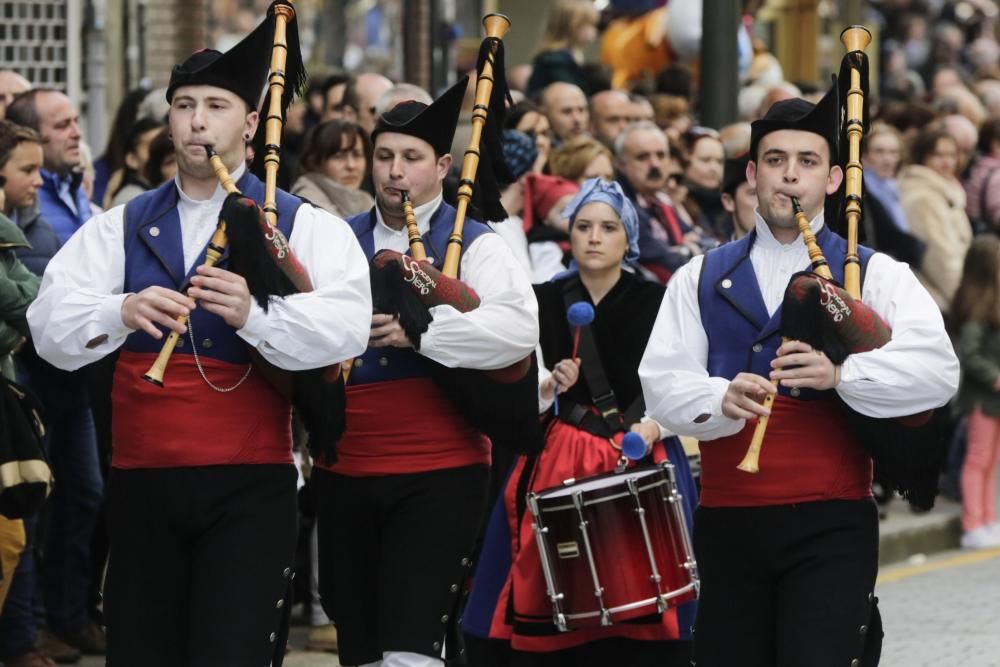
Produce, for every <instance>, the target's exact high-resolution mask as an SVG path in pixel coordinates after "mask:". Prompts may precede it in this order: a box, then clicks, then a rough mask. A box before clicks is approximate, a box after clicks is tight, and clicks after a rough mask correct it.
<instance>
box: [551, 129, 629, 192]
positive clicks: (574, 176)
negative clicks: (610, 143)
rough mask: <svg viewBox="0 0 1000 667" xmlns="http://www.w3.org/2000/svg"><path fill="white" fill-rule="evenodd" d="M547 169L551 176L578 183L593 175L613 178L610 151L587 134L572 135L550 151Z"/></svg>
mask: <svg viewBox="0 0 1000 667" xmlns="http://www.w3.org/2000/svg"><path fill="white" fill-rule="evenodd" d="M549 171H550V173H551V174H552V175H553V176H560V177H562V178H565V179H567V180H570V181H573V182H575V183H580V184H582V183H583V182H584V181H585V180H587V179H589V178H594V177H595V176H598V177H600V178H603V179H604V180H606V181H613V180H615V168H614V161H613V160H612V157H611V151H609V150H608V149H607V147H606V146H605V145H604V144H602V143H601V142H600V141H598V140H597V139H594V138H593V137H588V136H580V137H573V138H572V139H570V140H569V141H567V142H566V143H564V144H563V145H562V146H560V147H559V148H557V149H556V150H554V151H552V154H551V155H550V156H549Z"/></svg>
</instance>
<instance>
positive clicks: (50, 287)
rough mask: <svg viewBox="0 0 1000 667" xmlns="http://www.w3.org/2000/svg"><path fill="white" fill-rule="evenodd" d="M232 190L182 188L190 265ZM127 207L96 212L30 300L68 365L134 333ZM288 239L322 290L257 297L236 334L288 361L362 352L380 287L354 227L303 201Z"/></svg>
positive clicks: (50, 348) (55, 360)
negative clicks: (127, 312) (207, 192)
mask: <svg viewBox="0 0 1000 667" xmlns="http://www.w3.org/2000/svg"><path fill="white" fill-rule="evenodd" d="M243 171H244V168H243V167H242V166H241V167H240V168H239V169H237V170H235V171H234V172H233V179H234V180H238V179H239V177H240V176H241V175H242V174H243ZM178 190H180V185H179V181H178ZM225 197H226V193H225V191H224V190H223V189H222V187H221V186H219V187H218V188H216V191H215V193H214V194H213V195H212V197H211V198H210V199H208V200H204V201H196V200H193V199H191V198H190V197H188V196H187V195H186V194H184V193H183V191H181V193H180V199H179V202H178V206H177V208H178V214H179V217H180V225H181V238H182V242H183V246H184V266H185V268H188V269H189V268H190V267H191V265H192V264H193V263H194V261H195V259H196V258H197V257H198V255H199V254H200V253H201V250H202V249H203V248H204V247H205V244H206V243H208V240H209V238H211V236H212V233H213V232H214V231H215V227H216V224H217V223H218V220H219V211H220V210H221V208H222V201H223V200H224V199H225ZM124 212H125V207H124V206H118V207H115V208H113V209H111V210H109V211H107V212H105V213H102V214H100V215H97V216H94V217H93V218H91V219H90V220H89V221H87V222H86V223H85V224H84V225H83V226H82V227H81V228H80V229H79V231H77V232H76V233H74V234H73V236H72V237H71V238H70V239H69V241H68V242H67V243H66V245H64V246H63V247H62V249H60V250H59V252H58V253H56V256H55V257H53V258H52V261H51V262H49V265H48V268H47V269H46V270H45V275H44V276H43V277H42V284H41V288H40V289H39V292H38V298H37V299H36V300H35V301H34V303H32V304H31V307H30V308H29V309H28V324H29V326H30V328H31V335H32V339H33V340H34V343H35V348H36V349H37V350H38V353H39V355H41V356H42V358H44V359H45V360H47V361H49V362H50V363H52V364H53V365H55V366H58V367H59V368H63V369H65V370H75V369H77V368H80V367H81V366H84V365H86V364H89V363H91V362H94V361H97V360H98V359H101V358H102V357H104V356H106V355H108V354H109V353H111V352H113V351H114V350H116V349H117V348H119V347H120V346H121V345H122V344H123V343H124V342H125V338H126V337H127V336H128V335H129V334H130V333H132V330H131V329H129V328H128V327H126V326H125V325H124V324H123V323H122V318H121V309H122V303H123V302H124V300H125V297H126V296H128V295H127V294H124V293H123V289H124V274H125V249H124V230H125V222H124ZM288 242H289V246H290V247H291V249H292V251H293V252H294V253H295V255H296V257H298V259H299V261H301V262H302V264H303V265H304V266H305V267H306V270H307V272H308V273H309V277H310V279H311V280H312V283H313V286H314V287H315V289H314V291H312V292H308V293H302V294H293V295H290V296H287V297H285V298H283V299H279V298H275V299H272V301H271V303H270V305H269V307H268V310H267V312H266V313H265V312H264V310H263V309H262V308H261V307H260V306H259V305H257V303H256V301H251V305H250V314H249V316H248V318H247V321H246V324H245V325H244V326H243V328H242V329H239V330H238V331H237V332H236V333H237V334H238V335H239V336H240V337H241V338H243V340H245V341H246V342H247V343H249V344H250V345H252V346H253V347H255V348H256V349H257V350H258V351H259V352H260V353H261V355H262V356H263V357H264V358H265V359H267V360H268V361H269V362H271V363H272V364H274V365H275V366H278V367H280V368H284V369H286V370H304V369H309V368H321V367H324V366H328V365H331V364H334V363H338V362H340V361H343V360H345V359H350V358H352V357H355V356H357V355H359V354H361V353H362V352H363V351H364V349H365V348H366V347H367V344H368V332H369V330H370V326H371V312H372V301H371V288H370V286H369V279H368V262H367V261H365V256H364V253H363V252H362V251H361V248H360V246H359V245H358V243H357V240H356V239H355V237H354V234H353V233H352V232H351V229H350V227H348V226H347V224H346V223H345V222H344V221H343V220H341V219H339V218H337V217H335V216H333V215H331V214H329V213H327V212H325V211H323V210H321V209H318V208H315V207H313V206H309V205H303V206H301V207H299V209H298V212H297V213H296V215H295V222H294V227H293V229H292V235H291V238H290V239H288ZM105 336H106V337H107V338H106V340H103V341H102V337H105ZM96 341H101V342H99V343H97V344H95V342H96ZM88 344H89V345H88Z"/></svg>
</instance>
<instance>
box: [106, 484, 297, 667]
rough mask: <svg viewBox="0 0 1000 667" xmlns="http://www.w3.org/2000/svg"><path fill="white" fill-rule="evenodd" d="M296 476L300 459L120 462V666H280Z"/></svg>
mask: <svg viewBox="0 0 1000 667" xmlns="http://www.w3.org/2000/svg"><path fill="white" fill-rule="evenodd" d="M296 480H297V474H296V471H295V467H294V466H292V465H227V466H205V467H197V468H165V469H149V470H142V469H139V470H119V469H114V470H112V471H111V476H110V483H109V485H108V527H109V528H110V536H111V558H110V562H109V565H108V576H107V582H106V584H105V591H104V606H105V610H104V611H105V619H106V620H107V624H108V662H107V664H108V665H109V667H268V665H270V664H272V660H273V659H275V657H276V656H277V655H278V654H279V652H280V651H279V647H281V650H283V642H280V641H278V640H279V637H280V636H282V634H283V632H282V630H283V628H282V627H281V626H282V622H283V620H284V619H285V618H286V616H285V611H286V606H287V605H288V604H290V601H289V600H288V599H287V595H288V590H289V577H290V576H291V573H292V569H291V568H292V561H293V560H294V556H295V539H296V532H297V517H296V492H295V486H296ZM275 664H277V663H275Z"/></svg>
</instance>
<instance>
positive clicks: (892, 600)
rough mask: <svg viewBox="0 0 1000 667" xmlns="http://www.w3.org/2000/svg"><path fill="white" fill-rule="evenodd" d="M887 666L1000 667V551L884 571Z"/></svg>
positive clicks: (881, 594) (950, 555)
mask: <svg viewBox="0 0 1000 667" xmlns="http://www.w3.org/2000/svg"><path fill="white" fill-rule="evenodd" d="M876 595H877V596H878V598H879V608H880V609H881V610H882V618H883V622H884V625H885V642H884V644H883V648H882V663H881V665H882V667H1000V549H993V550H989V551H977V552H971V551H958V550H953V551H947V552H944V553H941V554H938V555H936V556H934V557H932V558H930V559H924V558H922V557H916V558H911V559H910V561H909V562H906V563H900V564H898V565H894V566H891V567H888V568H883V570H882V571H881V573H880V575H879V583H878V584H877V585H876Z"/></svg>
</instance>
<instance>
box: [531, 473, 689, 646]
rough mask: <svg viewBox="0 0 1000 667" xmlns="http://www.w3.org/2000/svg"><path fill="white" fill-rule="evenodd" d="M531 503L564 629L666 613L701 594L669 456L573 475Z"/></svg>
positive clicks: (554, 607)
mask: <svg viewBox="0 0 1000 667" xmlns="http://www.w3.org/2000/svg"><path fill="white" fill-rule="evenodd" d="M528 507H529V508H530V509H531V513H532V514H533V515H534V525H533V527H534V532H535V539H536V540H537V542H538V551H539V556H540V558H541V565H542V572H543V574H544V576H545V583H546V586H547V588H548V591H547V592H548V597H549V599H550V600H551V602H552V613H553V622H554V623H555V625H556V627H558V628H559V629H560V630H562V631H564V632H565V631H567V630H571V629H574V628H580V627H587V626H596V625H611V624H613V623H618V622H621V621H626V620H628V619H632V618H638V617H641V616H646V615H649V614H654V613H662V612H664V611H666V609H667V607H668V606H671V605H679V604H682V603H684V602H688V601H690V600H693V599H695V598H696V597H697V594H698V571H697V568H696V566H695V561H694V552H693V550H692V548H691V539H690V536H689V534H688V529H687V523H686V522H685V521H684V512H683V510H682V508H681V496H680V494H679V493H678V492H677V485H676V483H675V478H674V467H673V466H672V465H671V464H670V463H667V462H664V463H662V464H660V465H658V466H655V467H647V468H637V469H632V470H627V471H625V472H622V473H609V474H605V475H599V476H597V477H592V478H589V479H586V480H582V481H580V482H576V481H575V480H568V481H567V482H565V483H564V484H563V486H560V487H556V488H552V489H547V490H545V491H540V492H538V493H529V494H528Z"/></svg>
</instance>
